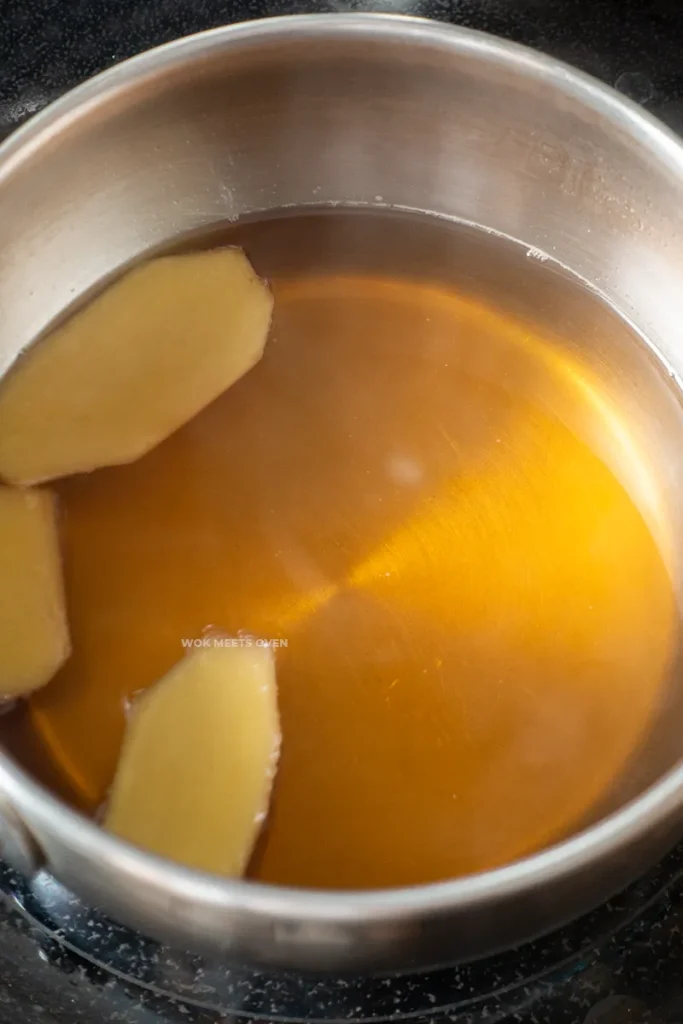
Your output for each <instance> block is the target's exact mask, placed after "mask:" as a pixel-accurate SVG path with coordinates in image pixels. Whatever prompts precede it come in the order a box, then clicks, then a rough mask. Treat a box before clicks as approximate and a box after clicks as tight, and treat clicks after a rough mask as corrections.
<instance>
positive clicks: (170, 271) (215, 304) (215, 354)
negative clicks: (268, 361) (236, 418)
mask: <svg viewBox="0 0 683 1024" xmlns="http://www.w3.org/2000/svg"><path fill="white" fill-rule="evenodd" d="M272 304H273V303H272V295H271V293H270V291H269V289H268V288H267V287H266V285H265V284H264V283H263V282H262V281H261V280H260V279H259V278H258V277H257V276H256V274H255V273H254V271H253V269H252V267H251V265H250V263H249V261H248V260H247V258H246V256H245V255H244V253H243V252H241V251H240V250H239V249H215V250H211V251H207V252H197V253H189V254H184V255H177V256H164V257H160V258H158V259H154V260H151V261H150V262H148V263H145V264H142V265H141V266H139V267H137V268H135V269H133V270H131V271H129V272H128V273H127V274H125V275H124V276H123V277H121V279H120V280H118V281H116V282H114V284H112V285H111V286H110V287H109V288H107V289H106V291H104V292H103V293H102V294H101V295H99V296H98V297H97V298H95V299H94V300H93V301H92V302H90V303H89V304H88V305H87V306H86V307H85V308H84V309H82V310H81V311H80V312H78V313H76V314H75V315H74V316H72V317H71V318H70V319H69V320H68V321H67V322H66V323H65V324H64V325H63V326H61V327H58V328H56V329H55V330H54V331H53V332H52V333H50V334H49V335H48V336H47V337H45V338H44V339H42V340H40V341H38V342H37V343H36V344H35V345H34V346H32V347H31V348H29V350H28V351H27V352H26V353H25V354H24V355H22V356H20V357H19V359H18V361H17V363H16V365H15V366H14V367H13V368H12V369H11V370H10V372H9V374H8V375H7V377H6V378H5V379H4V380H3V381H2V383H1V384H0V476H1V477H3V478H4V479H5V480H6V481H9V482H11V483H21V484H30V483H38V482H40V481H43V480H49V479H53V478H55V477H61V476H67V475H69V474H72V473H80V472H86V471H89V470H92V469H97V468H98V467H100V466H109V465H115V464H118V463H125V462H131V461H133V460H134V459H137V458H138V457H139V456H141V455H144V454H145V452H147V451H149V450H150V449H152V448H153V447H155V445H157V444H158V443H159V442H161V441H163V440H164V438H166V437H168V435H169V434H171V433H173V431H175V430H176V429H177V428H178V427H180V426H182V425H183V424H184V423H186V422H187V421H188V420H190V419H191V418H192V417H193V416H195V415H196V413H198V412H199V411H200V410H201V409H202V408H204V406H206V405H208V404H209V402H211V401H213V400H214V399H215V398H217V397H218V395H220V394H221V393H222V392H223V391H225V390H226V388H228V387H230V385H231V384H233V383H234V382H235V381H236V380H237V379H238V378H239V377H241V376H242V375H243V374H244V373H246V372H247V370H249V369H250V368H251V367H252V366H253V365H254V364H255V363H256V362H258V360H259V359H260V357H261V354H262V352H263V348H264V345H265V341H266V336H267V334H268V328H269V325H270V317H271V310H272Z"/></svg>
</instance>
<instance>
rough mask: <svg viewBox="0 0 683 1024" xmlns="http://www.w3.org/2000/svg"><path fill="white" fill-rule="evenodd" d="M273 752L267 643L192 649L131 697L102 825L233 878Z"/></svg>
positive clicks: (250, 837)
mask: <svg viewBox="0 0 683 1024" xmlns="http://www.w3.org/2000/svg"><path fill="white" fill-rule="evenodd" d="M279 748H280V727H279V717H278V708H277V690H276V683H275V667H274V659H273V655H272V652H271V651H270V649H269V648H267V647H211V648H206V649H200V650H197V651H195V652H193V653H192V654H189V655H188V656H187V657H185V658H183V659H182V660H181V661H180V662H179V663H178V664H177V665H176V666H175V667H174V668H173V669H171V671H170V672H169V673H168V674H167V675H166V676H165V677H164V678H163V679H162V680H161V681H160V682H159V683H157V684H156V685H155V686H153V687H152V688H151V689H149V690H147V691H146V692H145V693H144V694H143V695H142V696H141V697H140V698H138V699H137V700H136V701H135V703H134V705H133V709H132V711H131V716H130V719H129V723H128V727H127V730H126V735H125V739H124V742H123V747H122V750H121V755H120V759H119V763H118V767H117V771H116V776H115V779H114V783H113V786H112V790H111V796H110V800H109V805H108V809H107V812H106V816H105V822H104V824H105V827H106V828H107V829H109V830H110V831H111V832H113V833H115V834H116V835H118V836H120V837H121V838H123V839H127V840H128V841H129V842H132V843H135V844H136V845H138V846H141V847H144V848H146V849H147V850H150V851H152V852H153V853H156V854H159V855H161V856H164V857H167V858H169V859H170V860H174V861H177V862H179V863H181V864H184V865H186V866H188V867H191V868H197V869H199V870H203V871H210V872H213V873H215V874H220V875H227V876H235V877H237V876H240V875H242V874H243V873H244V871H245V870H246V867H247V864H248V861H249V857H250V856H251V852H252V849H253V846H254V843H255V841H256V839H257V836H258V833H259V829H260V827H261V824H262V822H263V820H264V819H265V816H266V814H267V811H268V803H269V799H270V791H271V785H272V782H273V778H274V775H275V772H276V769H277V760H278V754H279Z"/></svg>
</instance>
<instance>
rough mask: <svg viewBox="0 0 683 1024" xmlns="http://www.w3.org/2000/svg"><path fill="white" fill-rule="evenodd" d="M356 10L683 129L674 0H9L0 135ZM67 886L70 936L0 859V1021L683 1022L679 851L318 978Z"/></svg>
mask: <svg viewBox="0 0 683 1024" xmlns="http://www.w3.org/2000/svg"><path fill="white" fill-rule="evenodd" d="M362 10H375V11H384V12H387V11H394V12H397V13H408V14H417V15H422V16H426V17H432V18H437V19H441V20H445V21H450V22H454V23H457V24H461V25H467V26H470V27H473V28H478V29H483V30H486V31H489V32H493V33H496V34H498V35H501V36H505V37H507V38H510V39H514V40H516V41H518V42H523V43H526V44H528V45H531V46H534V47H537V48H539V49H541V50H544V51H546V52H548V53H550V54H552V55H554V56H556V57H560V58H562V59H563V60H566V61H568V62H569V63H572V64H575V65H576V66H578V67H580V68H582V69H583V70H585V71H588V72H591V73H592V74H594V75H596V76H598V77H599V78H602V79H603V80H604V81H605V82H608V83H609V84H610V85H616V87H617V88H619V89H621V90H622V91H623V92H625V93H627V94H628V95H630V96H631V97H632V98H633V99H635V100H637V101H638V102H641V103H643V104H644V105H645V106H647V107H648V109H650V110H651V111H652V112H653V113H655V114H657V115H658V116H660V117H661V118H663V119H664V120H665V121H666V122H667V123H669V124H670V125H671V126H672V127H673V128H675V129H676V130H680V131H681V132H683V5H681V4H680V3H678V2H676V0H670V2H666V0H627V2H620V0H316V2H314V3H311V2H307V0H236V2H229V0H0V137H2V136H3V135H5V134H7V133H8V132H9V131H11V130H12V129H13V128H15V127H17V126H18V125H19V124H21V123H22V121H24V120H25V119H26V118H27V117H29V116H30V115H31V114H33V113H35V112H36V111H38V110H40V109H41V108H42V107H43V106H45V105H46V104H47V103H48V102H50V101H51V100H52V99H54V98H56V97H57V96H59V95H60V94H61V93H62V92H64V91H65V90H66V89H68V88H70V87H71V86H74V85H76V84H77V83H78V82H80V81H82V80H83V79H85V78H87V77H89V76H90V75H92V74H94V73H96V72H97V71H99V70H102V69H103V68H105V67H107V66H109V65H111V64H113V63H115V62H117V61H120V60H123V59H124V58H126V57H129V56H131V55H133V54H135V53H138V52H139V51H141V50H143V49H146V48H148V47H150V46H153V45H156V44H159V43H162V42H166V41H168V40H170V39H173V38H176V37H178V36H181V35H186V34H188V33H191V32H195V31H198V30H200V29H204V28H209V27H213V26H217V25H221V24H225V23H228V22H230V21H238V20H244V19H248V18H256V17H262V16H266V15H276V14H292V13H302V12H310V11H319V12H322V11H327V12H345V11H362ZM60 899H61V900H62V903H63V905H66V906H67V908H68V912H69V914H71V913H72V912H76V916H75V919H76V920H77V921H78V922H80V923H78V924H77V926H76V927H75V928H74V930H73V932H72V933H70V932H69V931H68V929H67V930H65V929H63V928H61V924H60V921H59V920H56V921H55V920H54V915H55V910H54V906H53V907H52V909H49V910H46V909H45V906H44V905H42V904H41V905H39V903H38V902H36V897H35V893H31V892H29V891H28V889H27V888H26V886H23V885H22V884H21V883H20V882H19V881H18V880H17V879H13V878H12V876H11V874H9V873H7V872H5V871H4V870H3V869H2V867H1V866H0V1024H19V1022H21V1024H80V1022H83V1024H86V1022H87V1024H98V1022H99V1021H112V1022H113V1021H120V1022H124V1024H161V1022H170V1021H173V1022H178V1024H227V1022H228V1021H232V1020H235V1019H239V1018H242V1019H243V1020H245V1019H249V1018H257V1019H270V1020H273V1019H276V1020H288V1019H289V1020H291V1019H295V1018H297V1017H298V1016H301V1017H308V1018H309V1019H311V1020H312V1019H317V1020H320V1021H329V1022H332V1021H339V1020H354V1019H359V1018H362V1019H365V1020H366V1021H368V1020H380V1019H388V1018H390V1019H394V1020H396V1019H401V1020H406V1019H410V1020H412V1021H425V1020H426V1019H427V1018H428V1016H431V1015H433V1016H435V1017H436V1018H441V1019H449V1020H451V1021H454V1022H458V1024H474V1022H475V1021H484V1020H486V1021H487V1022H488V1024H492V1022H496V1021H503V1020H505V1021H516V1022H519V1024H546V1022H548V1024H627V1022H628V1024H681V1022H683V847H682V848H679V850H677V851H676V852H675V853H673V854H672V855H671V856H670V857H669V858H667V859H666V860H665V861H664V862H663V863H662V864H661V865H660V866H659V867H658V868H657V869H655V870H654V871H653V872H651V873H650V874H648V875H647V876H646V878H644V879H643V880H642V881H641V882H640V883H638V885H636V886H634V887H632V888H631V889H630V890H629V891H628V892H627V893H626V894H624V896H623V897H620V898H619V899H618V900H615V901H613V902H612V904H610V905H608V906H607V907H603V908H601V909H600V910H599V911H597V912H596V913H595V914H594V915H590V916H589V917H588V918H584V919H582V920H581V921H579V922H576V923H575V924H574V925H572V926H570V928H568V929H564V930H563V931H562V932H560V933H557V934H555V935H553V936H550V937H548V938H547V939H543V940H540V941H539V942H537V943H534V944H531V945H529V946H527V947H524V948H523V949H521V950H519V951H511V952H510V953H507V954H504V955H503V956H501V957H496V958H491V959H489V960H485V961H481V962H480V963H478V964H474V965H471V966H468V967H464V968H459V969H453V970H452V971H448V972H446V971H442V972H433V973H432V974H431V975H430V974H427V975H423V976H421V977H420V978H413V979H411V978H405V979H384V980H381V981H379V980H367V979H365V980H364V979H346V980H343V981H342V980H340V979H320V980H318V981H315V982H312V981H309V980H306V979H300V978H299V979H293V978H287V977H279V978H275V977H272V976H265V975H257V974H255V973H254V972H249V971H239V970H238V971H233V972H226V971H224V970H223V969H216V968H210V965H209V966H207V965H199V966H198V965H197V963H196V960H197V958H191V957H187V956H186V955H183V954H180V955H175V954H172V953H168V954H167V953H166V952H165V951H161V952H159V951H158V950H156V949H151V950H150V951H149V952H148V947H149V945H150V944H145V943H144V940H141V939H139V937H135V936H132V935H131V934H130V933H123V932H122V931H121V930H119V929H116V928H113V927H111V926H110V925H109V924H107V923H106V922H105V923H104V925H103V924H102V921H101V919H99V918H98V915H96V914H92V915H91V914H90V912H89V911H88V910H87V908H86V909H84V908H82V907H81V908H78V907H75V904H73V903H72V902H71V901H70V900H69V897H68V894H63V893H62V894H61V895H60ZM27 910H28V911H29V912H30V913H31V914H33V916H34V918H35V919H37V920H38V921H39V923H36V920H34V921H31V920H29V919H28V918H27V917H26V911H27ZM51 915H52V916H51ZM62 923H63V922H62ZM60 929H61V930H60ZM98 929H99V930H98ZM50 931H51V932H52V934H51V935H50V934H49V932H50ZM102 936H104V939H102ZM98 942H99V945H98ZM140 943H143V945H144V956H143V957H141V956H140V955H139V949H138V953H136V954H135V955H136V956H137V957H138V958H137V960H135V961H134V962H133V960H131V961H130V962H129V963H128V966H127V967H126V966H124V964H125V962H126V961H125V957H126V956H128V957H130V949H131V948H132V947H135V948H136V949H137V948H138V947H139V945H140ZM122 957H123V958H124V960H122V959H121V958H122ZM141 964H142V967H144V972H146V973H144V972H143V974H142V975H140V973H139V972H140V970H142V968H141V967H140V965H141ZM200 979H201V981H200ZM181 993H183V995H182V996H181Z"/></svg>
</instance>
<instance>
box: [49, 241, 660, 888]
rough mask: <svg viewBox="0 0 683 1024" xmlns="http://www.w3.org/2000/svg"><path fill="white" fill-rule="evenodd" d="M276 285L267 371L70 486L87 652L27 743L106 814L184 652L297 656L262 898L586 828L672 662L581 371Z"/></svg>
mask: <svg viewBox="0 0 683 1024" xmlns="http://www.w3.org/2000/svg"><path fill="white" fill-rule="evenodd" d="M247 239H248V235H247ZM247 250H248V246H247ZM273 284H274V292H275V321H274V329H273V334H272V339H271V341H270V343H269V346H268V348H267V350H266V354H265V356H264V359H263V361H262V363H261V364H260V365H259V366H258V367H257V368H256V369H255V370H254V371H253V372H251V373H250V374H249V375H248V376H247V377H245V378H244V379H243V380H242V381H240V382H239V383H238V384H237V385H236V386H235V387H234V388H233V389H232V390H231V391H229V392H228V393H227V394H226V395H224V396H223V397H222V398H221V399H220V400H219V401H218V402H216V403H215V404H214V405H213V406H211V407H210V408H209V409H207V410H206V411H205V412H204V413H203V414H202V415H201V416H199V417H198V418H197V419H196V420H195V421H194V422H192V423H191V424H189V425H188V426H187V427H186V428H184V429H183V430H182V431H180V432H179V433H177V434H176V435H175V436H173V437H172V438H171V439H170V440H169V441H167V442H166V443H165V444H163V445H162V446H161V447H160V448H158V449H157V450H156V451H154V452H152V453H151V454H150V455H149V456H147V457H146V458H144V459H143V460H141V461H140V462H138V463H136V464H134V465H131V466H127V467H121V468H116V469H109V470H104V471H100V472H97V473H95V474H92V475H91V476H88V477H81V478H74V479H72V480H68V481H65V482H64V483H63V484H62V485H60V497H61V501H62V509H63V531H64V544H65V565H66V573H67V591H68V600H69V613H70V620H71V626H72V633H73V638H74V654H73V657H72V658H71V660H70V662H69V663H68V665H67V666H66V667H65V669H64V670H63V671H62V672H61V673H60V675H59V677H58V678H57V680H56V681H55V682H54V683H53V684H51V685H50V686H49V687H47V688H46V689H45V690H44V691H42V692H41V693H40V694H38V695H36V696H35V697H34V698H33V699H32V701H31V716H32V721H33V723H34V725H35V728H36V730H37V731H38V733H39V735H40V736H41V738H42V742H43V743H44V744H45V745H46V748H47V749H49V751H50V755H51V757H52V759H53V761H54V763H55V764H56V765H57V766H58V768H59V770H60V771H61V772H62V773H63V775H64V776H66V777H67V778H68V780H69V784H70V786H71V788H72V789H73V791H74V794H75V799H76V800H77V801H78V802H79V803H80V804H81V805H82V806H85V807H87V808H88V809H90V810H92V811H94V810H95V809H96V808H97V807H98V805H99V804H100V803H101V801H102V800H103V798H104V797H105V795H106V790H107V786H108V784H109V782H110V780H111V778H112V775H113V772H114V768H115V764H116V759H117V755H118V750H119V744H120V741H121V737H122V732H123V724H124V706H125V703H126V701H127V699H128V698H129V697H130V696H131V695H132V694H134V693H135V692H136V691H137V690H139V689H141V688H143V687H145V686H148V685H149V684H150V683H152V682H154V681H155V680H156V679H158V678H159V677H160V676H161V675H163V673H164V672H166V671H167V670H168V668H169V667H170V666H171V665H172V664H173V663H174V662H175V661H177V659H178V658H179V657H180V656H181V655H182V639H183V638H192V637H198V636H201V635H202V632H203V631H204V630H205V628H206V627H207V626H208V625H210V624H211V625H214V626H216V627H218V628H220V629H221V630H225V631H227V632H229V633H231V634H238V633H239V632H240V631H247V632H248V633H251V634H254V635H260V636H263V637H281V638H283V639H286V640H287V641H288V645H287V647H286V648H282V649H279V650H278V651H277V665H278V684H279V695H280V708H281V716H282V732H283V747H282V757H281V762H280V769H279V772H278V777H277V782H276V790H275V796H274V800H273V802H272V805H271V814H270V817H269V821H268V825H267V830H266V833H265V835H264V837H263V842H262V843H261V845H260V849H259V853H258V856H257V858H256V859H255V861H254V863H253V865H252V873H253V874H254V875H255V876H256V877H259V878H262V879H265V880H268V881H272V882H281V883H287V884H301V885H312V886H340V887H366V886H385V885H394V884H404V883H415V882H424V881H429V880H434V879H441V878H447V877H452V876H454V875H458V874H461V873H465V872H471V871H476V870H480V869H483V868H487V867H491V866H494V865H497V864H502V863H504V862H506V861H509V860H511V859H513V858H515V857H518V856H520V855H522V854H524V853H527V852H529V851H531V850H533V849H535V848H538V847H539V846H542V845H543V844H545V843H547V842H549V841H551V840H553V839H555V838H557V837H559V836H561V835H562V834H563V833H566V832H567V830H569V829H571V828H572V827H573V826H575V825H576V824H577V823H578V822H579V821H580V820H581V818H582V816H584V815H585V814H586V812H587V811H588V810H589V809H590V807H591V805H593V804H594V803H595V801H596V800H598V799H599V798H600V796H601V795H602V794H603V793H604V792H605V791H606V789H608V788H609V786H610V785H611V784H612V783H613V781H614V780H615V779H616V778H617V777H618V775H619V773H620V772H621V770H622V769H623V767H624V765H625V764H626V762H627V761H628V758H629V755H630V754H631V753H632V752H633V750H634V748H635V747H636V746H637V745H638V743H639V742H640V741H641V739H642V738H643V736H644V735H645V733H646V731H647V728H648V725H649V724H650V722H651V720H652V715H653V713H654V712H655V711H656V709H657V705H658V701H659V696H660V692H661V689H662V687H663V685H664V683H665V681H666V677H667V670H668V666H669V664H670V659H671V656H672V652H673V649H674V646H675V643H676V640H677V637H676V635H675V628H676V627H675V608H674V600H673V595H672V590H671V586H670V582H669V578H668V575H667V572H666V569H665V567H664V564H663V562H662V560H661V558H660V555H659V554H658V551H657V549H656V546H655V544H654V542H653V540H652V538H651V535H650V533H649V531H648V529H647V528H646V526H645V524H644V522H643V520H642V518H641V516H640V514H639V512H638V511H637V509H636V507H635V506H634V504H633V503H632V501H631V500H630V498H629V497H628V495H627V494H626V492H625V491H624V489H623V488H622V486H621V485H620V484H619V483H618V481H617V480H616V479H615V477H614V476H613V475H612V474H611V472H610V471H609V470H608V469H607V468H606V466H605V465H604V464H603V463H602V462H601V461H600V460H599V459H598V458H597V457H596V456H595V455H594V454H592V453H591V451H590V450H589V449H588V448H587V447H586V446H585V444H584V443H583V442H582V441H581V440H579V439H578V437H577V436H575V435H574V434H573V433H572V432H570V431H569V429H568V428H567V427H565V426H563V425H562V424H561V423H560V422H559V420H558V419H556V418H554V416H553V414H552V409H551V403H549V402H548V401H546V400H545V398H546V397H547V395H548V394H551V393H552V388H553V386H555V385H554V384H553V381H555V382H556V381H557V380H559V378H560V377H561V376H562V374H563V373H564V372H565V370H566V369H567V367H566V365H565V364H564V363H563V359H562V357H561V355H559V354H557V353H555V352H554V350H553V349H551V348H550V347H548V348H547V351H546V349H545V348H544V346H543V343H542V340H539V339H537V340H536V342H534V344H535V345H536V349H534V346H533V344H531V341H530V339H529V337H528V335H527V334H525V333H524V332H520V331H519V330H518V328H517V327H516V325H515V324H514V322H512V321H510V320H506V319H505V318H503V317H499V316H496V315H495V314H493V313H492V312H491V311H490V310H487V309H485V308H484V307H482V306H481V305H478V304H477V303H476V302H472V301H470V300H468V299H466V298H463V297H462V296H460V295H458V294H457V293H456V292H454V291H452V290H449V289H448V288H447V287H446V286H445V285H444V286H436V285H432V284H428V283H425V282H423V281H420V280H402V281H400V282H399V281H396V280H394V279H391V278H388V277H386V276H383V275H375V276H373V275H370V274H366V273H363V274H359V275H353V274H351V273H343V274H331V273H316V272H314V271H312V272H310V273H307V274H304V275H297V276H296V277H294V278H290V277H288V276H286V275H283V276H281V277H276V278H275V280H274V282H273ZM539 346H540V347H539ZM548 353H550V354H548ZM544 396H545V397H544ZM580 401H582V399H581V397H580V396H579V395H578V392H577V402H580Z"/></svg>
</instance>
